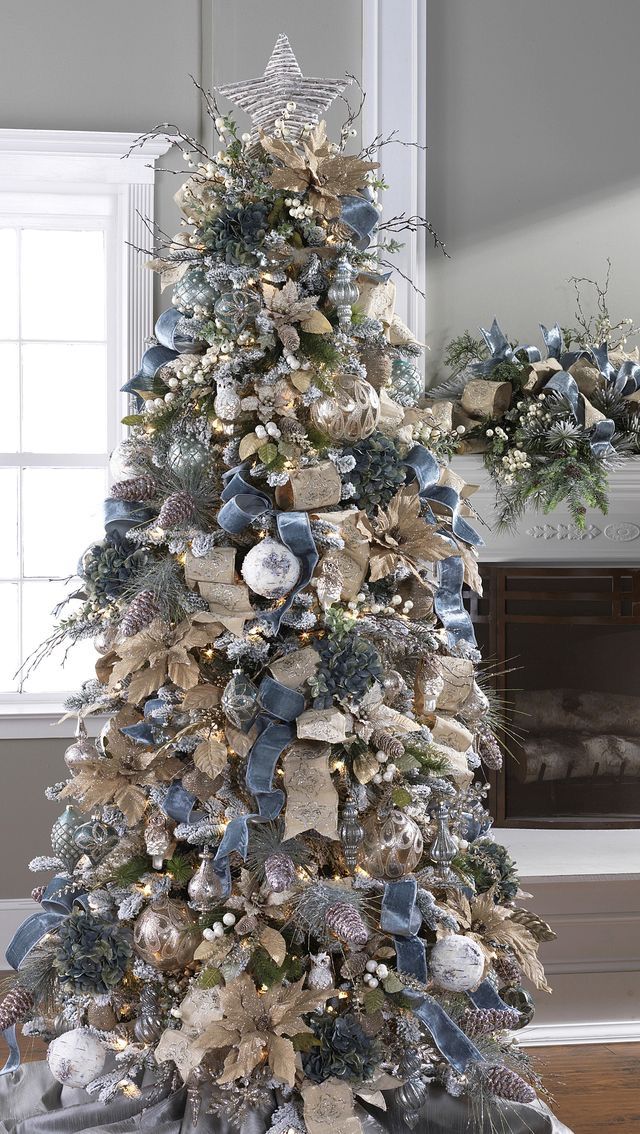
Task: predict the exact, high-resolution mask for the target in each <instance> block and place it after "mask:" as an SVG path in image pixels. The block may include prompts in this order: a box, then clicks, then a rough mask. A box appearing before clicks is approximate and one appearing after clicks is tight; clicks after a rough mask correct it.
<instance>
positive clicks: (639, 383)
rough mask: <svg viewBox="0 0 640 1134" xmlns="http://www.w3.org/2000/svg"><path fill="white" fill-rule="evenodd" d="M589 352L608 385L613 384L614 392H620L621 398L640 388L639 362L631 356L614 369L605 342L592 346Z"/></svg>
mask: <svg viewBox="0 0 640 1134" xmlns="http://www.w3.org/2000/svg"><path fill="white" fill-rule="evenodd" d="M591 354H592V356H593V359H594V361H595V363H596V366H597V367H598V370H599V371H600V373H601V374H602V375H603V376H604V377H605V378H606V380H607V382H608V383H609V385H610V386H613V389H614V390H615V392H616V394H621V395H622V397H623V398H626V397H628V396H629V394H634V393H635V392H636V390H638V389H640V363H637V362H635V361H634V360H633V359H632V358H626V359H625V361H624V362H623V363H622V366H620V367H619V369H618V370H616V368H615V366H614V365H613V363H612V362H611V359H610V358H609V349H608V347H607V344H606V342H605V343H602V344H601V345H600V346H599V347H593V349H592V351H591Z"/></svg>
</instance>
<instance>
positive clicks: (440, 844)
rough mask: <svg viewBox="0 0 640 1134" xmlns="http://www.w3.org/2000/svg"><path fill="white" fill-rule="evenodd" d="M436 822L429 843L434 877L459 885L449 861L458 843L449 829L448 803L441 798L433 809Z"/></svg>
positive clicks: (453, 855) (445, 882) (442, 882)
mask: <svg viewBox="0 0 640 1134" xmlns="http://www.w3.org/2000/svg"><path fill="white" fill-rule="evenodd" d="M434 819H435V821H436V824H437V831H436V837H435V839H434V840H433V842H432V844H431V850H430V851H429V858H430V859H431V861H432V862H433V864H434V866H435V868H436V869H435V879H436V881H439V882H440V884H441V885H442V884H444V885H447V886H448V885H451V884H454V885H459V884H460V879H459V878H458V876H457V874H456V873H455V871H453V870H452V869H451V865H450V864H451V862H452V861H453V859H454V858H455V857H456V854H457V853H458V844H457V843H456V842H455V840H454V839H453V838H452V836H451V833H450V831H449V804H448V803H445V802H444V800H441V801H440V803H439V804H438V805H437V807H436V809H435V811H434Z"/></svg>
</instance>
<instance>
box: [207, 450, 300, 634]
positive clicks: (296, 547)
mask: <svg viewBox="0 0 640 1134" xmlns="http://www.w3.org/2000/svg"><path fill="white" fill-rule="evenodd" d="M247 468H248V464H247V462H245V463H244V464H242V465H238V466H237V467H236V468H234V469H230V470H229V472H228V473H225V478H224V479H225V481H226V484H225V487H224V488H223V490H222V492H221V494H220V495H221V497H222V499H223V500H224V504H223V506H222V508H221V509H220V511H219V513H218V523H219V525H220V527H221V528H223V529H224V531H225V532H229V533H230V534H234V535H237V534H238V533H239V532H242V531H244V529H245V528H246V527H248V526H249V524H250V523H251V522H252V521H253V520H256V519H257V518H258V517H259V516H262V515H264V514H265V512H269V511H271V509H272V507H273V505H272V501H271V500H270V499H269V497H268V496H267V495H266V493H264V492H261V491H260V489H258V488H256V486H255V485H254V484H252V482H251V481H250V480H248V479H247V476H246V472H247ZM276 526H277V528H278V535H279V536H280V539H281V540H282V543H283V544H284V545H285V547H287V548H288V549H289V551H291V552H293V554H294V555H295V557H296V559H297V560H298V561H299V563H300V575H299V578H298V582H297V583H296V586H295V587H293V589H292V590H291V591H290V592H289V594H288V596H287V599H286V601H285V602H284V603H282V604H281V605H280V606H278V607H276V609H275V610H272V611H267V612H265V613H261V614H260V618H261V619H263V621H265V622H269V623H270V624H271V625H272V626H273V629H274V631H275V632H276V633H277V632H278V630H279V629H280V623H281V621H282V617H283V615H284V614H285V613H286V612H287V611H288V610H289V608H290V607H291V604H292V602H293V600H294V599H295V597H296V595H297V594H298V593H299V591H301V590H303V589H304V587H306V586H307V585H308V584H309V582H310V581H311V577H312V575H313V572H314V570H315V568H316V564H317V562H318V551H317V548H316V545H315V542H314V539H313V536H312V534H311V525H310V523H309V517H308V516H307V513H306V512H278V513H277V515H276Z"/></svg>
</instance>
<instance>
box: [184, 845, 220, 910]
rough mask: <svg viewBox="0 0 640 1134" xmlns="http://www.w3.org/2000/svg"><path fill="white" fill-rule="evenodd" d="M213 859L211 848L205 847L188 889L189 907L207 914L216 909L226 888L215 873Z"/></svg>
mask: <svg viewBox="0 0 640 1134" xmlns="http://www.w3.org/2000/svg"><path fill="white" fill-rule="evenodd" d="M213 859H214V856H213V851H212V850H211V847H205V848H204V850H203V851H202V854H201V855H200V866H199V867H198V869H197V870H196V872H195V874H194V875H193V877H192V879H191V881H190V883H189V885H188V887H187V890H188V893H189V905H190V906H192V908H193V909H194V910H198V912H199V913H207V912H208V911H209V910H213V909H215V908H216V906H217V905H218V904H219V903H220V900H221V898H222V896H223V893H224V886H223V884H222V881H221V879H220V878H219V877H218V875H217V874H216V872H215V868H214V865H213Z"/></svg>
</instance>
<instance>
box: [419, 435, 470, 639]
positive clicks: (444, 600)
mask: <svg viewBox="0 0 640 1134" xmlns="http://www.w3.org/2000/svg"><path fill="white" fill-rule="evenodd" d="M404 463H405V465H407V467H408V468H409V469H410V470H411V472H412V473H413V474H414V476H415V479H416V480H417V482H418V491H419V493H420V498H421V500H423V501H425V502H426V503H429V502H430V501H432V502H433V503H434V504H436V503H437V504H439V505H440V506H443V507H445V508H447V509H448V510H449V511H450V512H451V527H452V530H453V532H454V534H455V535H456V536H458V538H459V539H461V540H463V541H464V542H465V543H470V544H474V545H476V546H477V545H479V544H481V543H482V542H483V541H482V539H481V537H480V536H479V535H478V533H477V532H476V531H475V529H474V528H472V527H471V524H469V523H467V521H466V520H465V519H464V517H463V516H461V515H460V508H461V506H462V501H461V498H460V494H459V492H457V491H456V489H455V488H453V487H450V486H448V485H441V484H439V483H438V481H439V478H440V466H439V464H438V461H437V460H436V458H435V457H434V455H433V453H430V452H429V450H428V449H425V448H424V446H423V445H414V447H413V449H411V451H410V453H409V454H408V456H407V457H406V459H405V462H404ZM430 522H433V523H434V524H435V523H437V517H436V516H435V515H434V513H433V511H432V512H431V521H430ZM441 534H442V536H443V538H444V539H450V537H449V536H447V535H446V533H444V532H442V533H441ZM450 542H451V555H450V556H449V557H448V558H447V559H442V560H440V562H439V563H438V565H437V572H438V586H437V589H436V592H435V595H434V599H433V605H434V609H435V612H436V614H437V615H438V618H439V619H440V621H441V622H442V625H443V626H444V628H445V630H446V631H447V634H448V636H449V639H450V641H451V642H452V643H453V644H457V643H458V642H460V641H465V642H468V643H469V645H472V646H475V645H476V637H475V633H474V629H473V623H472V621H471V617H470V615H469V613H468V611H467V610H466V608H465V605H464V602H463V601H462V584H463V582H464V564H463V562H462V559H461V557H460V555H458V554H457V551H458V548H457V547H456V544H455V542H454V541H453V539H450Z"/></svg>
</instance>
